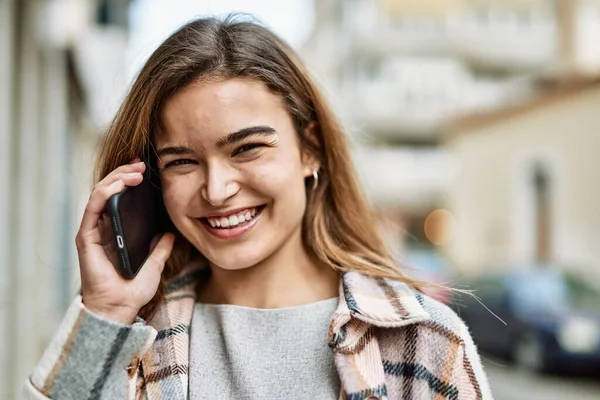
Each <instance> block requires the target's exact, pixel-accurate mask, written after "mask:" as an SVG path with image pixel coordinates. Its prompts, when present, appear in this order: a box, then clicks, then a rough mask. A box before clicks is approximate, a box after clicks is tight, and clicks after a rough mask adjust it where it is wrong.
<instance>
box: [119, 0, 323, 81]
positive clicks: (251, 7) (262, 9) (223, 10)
mask: <svg viewBox="0 0 600 400" xmlns="http://www.w3.org/2000/svg"><path fill="white" fill-rule="evenodd" d="M313 1H314V0H245V1H244V0H135V1H133V2H132V6H131V13H130V18H131V20H130V27H131V31H130V44H129V51H128V53H129V54H128V61H127V64H128V77H129V79H131V78H133V77H134V76H135V75H136V74H137V72H138V71H139V70H140V68H141V66H142V65H143V63H144V62H145V61H146V59H147V58H148V57H149V56H150V54H151V53H152V51H154V49H156V47H158V45H159V44H160V43H161V42H162V41H163V40H164V39H166V38H167V37H168V36H169V34H171V33H172V32H173V31H174V30H176V29H177V28H178V27H180V26H181V25H183V24H184V23H186V22H187V21H189V20H190V19H193V18H194V17H198V16H202V15H217V16H223V15H227V14H228V13H230V12H243V13H248V14H251V15H253V16H254V17H256V18H258V20H260V21H261V22H262V23H263V24H264V25H266V26H268V27H269V28H271V29H272V30H273V31H274V32H275V33H277V34H278V35H279V36H281V37H282V38H283V39H284V40H286V41H287V42H288V43H289V44H290V45H292V47H295V48H298V47H299V46H300V45H301V44H302V42H303V41H304V40H305V39H306V38H307V36H308V35H309V34H310V31H311V29H312V25H313V20H314V15H313Z"/></svg>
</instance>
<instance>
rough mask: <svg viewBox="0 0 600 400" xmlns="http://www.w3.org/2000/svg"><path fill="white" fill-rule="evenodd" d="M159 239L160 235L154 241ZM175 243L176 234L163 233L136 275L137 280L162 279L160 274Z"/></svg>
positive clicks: (150, 280)
mask: <svg viewBox="0 0 600 400" xmlns="http://www.w3.org/2000/svg"><path fill="white" fill-rule="evenodd" d="M157 239H158V236H157V237H156V238H154V240H153V242H155V241H156V240H157ZM174 243H175V235H174V234H172V233H165V234H163V235H162V236H161V237H160V239H158V241H156V244H155V245H154V246H153V247H154V248H153V249H152V252H151V253H150V255H149V256H148V258H147V259H146V261H145V262H144V265H142V268H141V269H140V272H139V273H138V275H137V276H136V280H138V278H139V280H140V281H144V282H152V281H156V283H157V284H158V281H160V275H161V274H162V271H163V269H164V267H165V263H166V262H167V260H168V259H169V256H170V255H171V251H173V244H174Z"/></svg>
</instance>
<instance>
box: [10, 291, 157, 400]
mask: <svg viewBox="0 0 600 400" xmlns="http://www.w3.org/2000/svg"><path fill="white" fill-rule="evenodd" d="M155 338H156V330H155V329H154V328H152V327H149V326H147V325H145V323H144V322H143V321H141V320H139V321H136V322H135V323H134V324H133V325H122V324H119V323H115V322H112V321H108V320H106V319H104V318H101V317H99V316H97V315H95V314H93V313H92V312H90V311H89V310H87V309H86V308H85V306H84V305H83V303H82V299H81V296H77V297H76V298H75V300H74V301H73V303H72V304H71V306H70V307H69V309H68V311H67V314H66V315H65V317H64V319H63V321H62V322H61V324H60V327H59V329H58V332H57V333H56V335H55V336H54V338H53V339H52V341H51V342H50V344H49V345H48V347H47V348H46V350H45V352H44V354H43V356H42V358H41V360H40V361H39V363H38V365H37V366H36V367H35V369H34V370H33V373H32V374H31V375H30V376H29V379H27V381H26V382H25V383H24V385H23V387H22V390H21V394H20V397H19V398H20V399H22V400H45V399H49V398H51V399H61V400H62V399H65V400H71V399H73V400H76V399H77V400H79V399H125V398H128V397H132V395H134V393H131V392H132V389H131V384H132V381H133V382H135V377H130V376H129V375H128V371H131V367H130V366H131V365H132V363H133V361H134V359H140V358H141V357H142V355H143V354H144V353H145V352H146V351H147V350H148V349H149V348H150V347H151V346H152V343H153V342H154V339H155ZM136 367H137V366H133V371H135V370H136ZM133 384H134V383H133ZM134 385H135V384H134ZM133 387H135V386H133Z"/></svg>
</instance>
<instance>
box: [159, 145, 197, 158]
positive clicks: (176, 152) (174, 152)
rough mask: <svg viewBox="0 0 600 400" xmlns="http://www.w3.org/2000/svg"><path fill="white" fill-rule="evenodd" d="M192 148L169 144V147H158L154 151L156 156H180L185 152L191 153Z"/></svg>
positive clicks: (185, 153)
mask: <svg viewBox="0 0 600 400" xmlns="http://www.w3.org/2000/svg"><path fill="white" fill-rule="evenodd" d="M193 152H194V150H192V149H190V148H189V147H186V146H171V147H163V148H162V149H158V150H157V151H156V156H157V157H158V158H161V157H164V156H169V155H171V156H182V155H187V154H192V153H193Z"/></svg>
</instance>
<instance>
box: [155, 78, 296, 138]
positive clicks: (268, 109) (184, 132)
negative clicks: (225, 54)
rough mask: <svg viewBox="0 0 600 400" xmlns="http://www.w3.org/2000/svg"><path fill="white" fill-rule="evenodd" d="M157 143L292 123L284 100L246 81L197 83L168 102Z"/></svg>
mask: <svg viewBox="0 0 600 400" xmlns="http://www.w3.org/2000/svg"><path fill="white" fill-rule="evenodd" d="M161 122H162V129H160V131H159V133H158V135H157V137H156V141H157V143H159V144H160V143H171V142H186V143H190V142H196V141H198V140H202V139H203V138H206V139H207V140H209V139H215V138H217V137H221V136H223V135H227V134H228V133H231V132H235V131H238V130H240V129H243V128H246V127H248V126H254V125H270V126H273V127H274V128H275V129H277V127H278V126H281V125H282V124H286V123H291V120H290V118H289V115H288V112H287V110H286V107H285V104H284V102H283V100H282V98H281V96H278V95H276V94H274V93H272V92H271V91H269V90H268V89H267V87H266V86H265V85H264V84H263V83H262V82H260V81H257V80H253V79H244V78H233V79H227V80H210V81H201V82H195V83H192V84H190V85H188V86H187V87H185V88H183V89H182V90H180V91H179V92H178V93H177V94H175V95H174V96H173V97H172V98H171V99H169V100H168V101H167V103H166V104H165V107H164V108H163V110H162V113H161Z"/></svg>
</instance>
